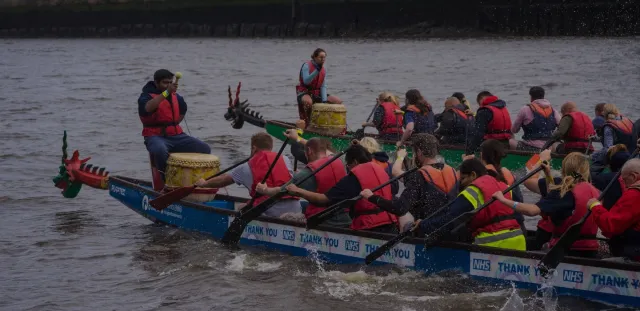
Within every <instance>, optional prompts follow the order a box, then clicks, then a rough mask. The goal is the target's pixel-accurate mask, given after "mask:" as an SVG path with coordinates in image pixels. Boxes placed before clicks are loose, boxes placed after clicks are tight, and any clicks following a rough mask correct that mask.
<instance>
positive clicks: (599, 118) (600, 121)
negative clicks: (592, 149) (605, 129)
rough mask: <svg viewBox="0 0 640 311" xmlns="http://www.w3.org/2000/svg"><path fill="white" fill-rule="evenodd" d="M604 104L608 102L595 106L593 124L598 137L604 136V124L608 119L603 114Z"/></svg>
mask: <svg viewBox="0 0 640 311" xmlns="http://www.w3.org/2000/svg"><path fill="white" fill-rule="evenodd" d="M604 105H606V103H599V104H597V105H596V107H595V115H596V116H595V117H594V118H593V120H591V124H593V129H594V130H595V131H596V134H598V137H600V138H602V126H603V125H604V122H605V121H606V120H605V119H604V116H603V115H602V111H603V109H604Z"/></svg>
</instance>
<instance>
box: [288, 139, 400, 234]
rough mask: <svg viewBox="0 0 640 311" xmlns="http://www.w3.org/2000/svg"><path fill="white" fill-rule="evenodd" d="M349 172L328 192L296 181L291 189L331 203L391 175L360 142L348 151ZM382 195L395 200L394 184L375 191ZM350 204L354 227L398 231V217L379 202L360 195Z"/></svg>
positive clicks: (323, 203)
mask: <svg viewBox="0 0 640 311" xmlns="http://www.w3.org/2000/svg"><path fill="white" fill-rule="evenodd" d="M345 160H346V164H347V169H349V170H350V172H349V174H347V176H345V177H344V178H342V179H341V180H340V181H338V183H336V184H335V186H333V187H332V188H331V189H329V190H328V191H326V192H324V193H317V192H312V191H308V190H304V189H301V188H299V187H297V186H296V185H295V184H289V185H288V186H287V191H289V193H290V194H291V195H295V196H299V197H302V198H304V199H306V200H308V201H309V202H310V203H312V204H315V205H317V206H328V205H331V204H335V203H338V202H340V201H343V200H346V199H352V198H354V197H357V196H358V195H360V192H361V191H362V189H367V188H375V187H377V186H379V185H381V184H383V183H385V182H387V181H389V176H388V175H387V173H386V172H385V171H384V169H383V168H381V167H380V166H378V165H377V164H375V163H373V162H372V161H371V160H372V156H371V154H370V153H369V152H368V151H367V149H365V148H364V147H362V146H360V145H354V146H352V147H351V148H349V150H347V152H346V154H345ZM375 193H376V194H377V195H379V196H380V197H382V198H384V199H387V200H391V197H392V195H391V186H386V187H382V189H380V190H378V191H376V192H375ZM347 204H349V205H350V206H349V208H350V214H351V218H352V219H353V222H352V223H351V226H350V228H351V229H353V230H371V231H376V232H383V233H397V232H398V227H397V223H398V220H397V217H396V216H395V215H393V214H390V213H387V212H385V211H382V210H380V209H379V208H377V207H376V206H375V204H373V203H370V202H369V201H367V200H366V199H360V200H358V201H356V202H355V203H351V202H350V203H347Z"/></svg>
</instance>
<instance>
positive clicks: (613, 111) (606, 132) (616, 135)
mask: <svg viewBox="0 0 640 311" xmlns="http://www.w3.org/2000/svg"><path fill="white" fill-rule="evenodd" d="M602 116H603V117H604V118H605V122H604V124H603V125H602V133H603V134H602V135H603V136H602V149H600V150H599V151H597V152H594V153H593V154H592V155H591V159H592V160H593V161H594V162H598V163H602V162H604V160H605V159H604V157H605V155H606V153H607V151H608V150H609V148H610V147H612V146H613V145H617V144H624V145H625V146H626V147H627V150H633V149H634V147H635V142H634V141H633V121H631V120H629V118H627V117H625V116H623V115H622V114H620V112H619V111H618V108H617V107H616V105H614V104H605V105H604V106H603V107H602Z"/></svg>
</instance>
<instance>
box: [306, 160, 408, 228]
mask: <svg viewBox="0 0 640 311" xmlns="http://www.w3.org/2000/svg"><path fill="white" fill-rule="evenodd" d="M418 169H419V167H414V168H412V169H410V170H408V171H406V172H404V173H402V174H401V175H399V176H396V177H394V178H391V179H389V180H388V181H387V182H385V183H383V184H381V185H379V186H377V187H375V188H373V189H371V192H376V191H378V190H380V189H382V188H384V187H386V186H388V185H389V184H391V183H392V182H394V181H396V180H398V179H400V178H402V177H404V176H405V175H407V174H410V173H413V172H415V171H417V170H418ZM360 199H362V196H361V195H358V196H356V197H353V198H351V199H346V200H342V201H340V202H338V203H336V204H333V205H331V206H329V207H327V208H326V209H324V210H323V211H322V212H320V213H317V214H315V215H313V216H311V217H309V218H308V219H307V230H310V229H313V228H315V227H317V226H318V225H319V224H321V223H322V222H324V221H325V220H327V219H329V218H331V215H332V214H333V213H335V212H336V211H338V210H339V209H341V208H342V204H344V203H346V202H348V201H357V200H360Z"/></svg>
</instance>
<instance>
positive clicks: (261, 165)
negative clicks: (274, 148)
mask: <svg viewBox="0 0 640 311" xmlns="http://www.w3.org/2000/svg"><path fill="white" fill-rule="evenodd" d="M276 155H277V153H275V152H271V151H265V150H261V151H257V152H256V153H255V154H254V155H253V157H251V160H249V162H248V163H249V168H250V169H251V176H252V177H253V183H252V184H251V189H249V194H250V195H251V197H252V198H256V195H257V193H256V185H257V184H258V183H260V182H261V181H262V179H263V178H264V176H265V175H266V174H267V171H268V170H269V166H271V163H273V160H274V159H275V158H276ZM290 179H291V174H290V173H289V170H288V169H287V165H286V164H285V163H284V160H283V159H282V157H280V158H278V162H276V165H275V166H274V167H273V170H272V171H271V174H270V175H269V178H267V180H266V182H265V183H266V184H267V186H268V187H269V188H272V187H280V186H282V185H284V184H285V183H287V182H288V181H289V180H290ZM268 198H269V196H266V195H262V196H260V197H257V198H256V199H255V200H254V201H253V202H254V203H253V204H254V206H257V205H258V204H260V203H262V202H264V201H266V200H267V199H268ZM282 198H283V199H295V198H296V197H293V196H288V195H285V196H283V197H282Z"/></svg>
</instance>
